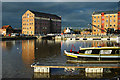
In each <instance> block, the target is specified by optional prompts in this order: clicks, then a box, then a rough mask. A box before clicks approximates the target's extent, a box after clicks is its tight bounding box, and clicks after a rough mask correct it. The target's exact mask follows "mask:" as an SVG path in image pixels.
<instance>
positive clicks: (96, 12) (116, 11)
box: [93, 10, 118, 15]
mask: <svg viewBox="0 0 120 80" xmlns="http://www.w3.org/2000/svg"><path fill="white" fill-rule="evenodd" d="M102 12H104V14H114V13H118V10H114V11H95V12H93V15H95V14H101V13H102Z"/></svg>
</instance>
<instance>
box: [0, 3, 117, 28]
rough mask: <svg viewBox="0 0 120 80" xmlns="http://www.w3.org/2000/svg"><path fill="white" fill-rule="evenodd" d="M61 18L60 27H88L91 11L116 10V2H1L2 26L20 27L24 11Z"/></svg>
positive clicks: (90, 20)
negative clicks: (54, 15) (50, 14)
mask: <svg viewBox="0 0 120 80" xmlns="http://www.w3.org/2000/svg"><path fill="white" fill-rule="evenodd" d="M28 9H30V10H33V11H40V12H46V13H52V14H56V15H59V16H62V26H63V27H66V26H73V27H88V24H89V23H91V22H92V16H91V15H92V13H93V11H106V10H117V9H118V3H117V2H3V3H2V23H3V24H2V25H11V26H12V27H14V28H19V27H21V24H22V23H21V22H22V20H21V19H22V15H23V14H24V12H25V11H26V10H28Z"/></svg>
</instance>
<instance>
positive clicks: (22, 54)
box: [0, 40, 120, 78]
mask: <svg viewBox="0 0 120 80" xmlns="http://www.w3.org/2000/svg"><path fill="white" fill-rule="evenodd" d="M0 45H1V46H2V58H3V59H2V60H3V63H2V64H3V67H2V68H3V69H2V70H3V74H2V75H3V78H37V77H38V78H45V77H48V78H52V77H53V78H55V77H59V78H68V77H69V78H70V77H72V78H80V77H81V78H84V77H85V76H89V77H88V78H90V77H91V76H92V75H96V76H95V77H94V78H101V77H103V76H104V77H105V76H107V75H110V74H111V75H112V77H111V76H107V78H113V77H116V76H119V75H120V73H119V72H118V71H120V70H119V69H112V70H107V71H108V72H110V71H113V72H112V73H107V74H80V72H81V71H83V70H76V71H75V72H72V73H71V72H65V71H64V70H63V69H60V70H57V69H53V70H52V69H51V70H52V72H51V74H38V73H34V72H33V68H31V67H30V65H31V64H32V63H34V62H39V63H40V64H41V65H74V64H69V63H66V62H67V58H66V56H65V55H64V53H63V51H64V49H66V50H70V49H71V48H72V47H71V46H73V45H74V46H75V47H73V50H79V47H97V46H102V47H105V46H106V47H107V46H120V45H118V44H117V43H116V42H110V41H70V42H69V41H52V40H13V41H1V42H0ZM114 72H116V73H115V74H114ZM113 74H114V75H113Z"/></svg>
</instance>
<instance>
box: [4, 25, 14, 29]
mask: <svg viewBox="0 0 120 80" xmlns="http://www.w3.org/2000/svg"><path fill="white" fill-rule="evenodd" d="M9 27H10V28H12V27H11V26H10V25H4V26H2V29H7V28H9Z"/></svg>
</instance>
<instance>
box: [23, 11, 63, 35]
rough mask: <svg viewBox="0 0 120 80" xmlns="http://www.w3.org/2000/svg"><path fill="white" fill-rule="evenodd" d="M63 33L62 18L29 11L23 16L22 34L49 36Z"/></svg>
mask: <svg viewBox="0 0 120 80" xmlns="http://www.w3.org/2000/svg"><path fill="white" fill-rule="evenodd" d="M60 32H61V17H60V16H57V15H54V14H48V13H42V12H35V11H31V10H27V11H26V12H25V13H24V14H23V16H22V34H27V35H35V34H48V33H60Z"/></svg>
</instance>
